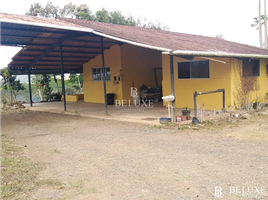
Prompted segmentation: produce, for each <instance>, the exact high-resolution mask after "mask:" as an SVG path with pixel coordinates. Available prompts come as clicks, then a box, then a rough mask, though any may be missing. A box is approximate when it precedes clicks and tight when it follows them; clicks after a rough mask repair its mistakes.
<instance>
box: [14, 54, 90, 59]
mask: <svg viewBox="0 0 268 200" xmlns="http://www.w3.org/2000/svg"><path fill="white" fill-rule="evenodd" d="M16 56H18V57H35V55H21V54H19V55H16ZM44 58H60V55H59V56H52V55H48V56H45V57H44ZM63 58H64V56H63ZM65 58H79V59H90V58H95V56H65Z"/></svg>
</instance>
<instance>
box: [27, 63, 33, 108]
mask: <svg viewBox="0 0 268 200" xmlns="http://www.w3.org/2000/svg"><path fill="white" fill-rule="evenodd" d="M28 81H29V97H30V106H31V107H33V100H32V84H31V72H30V68H28Z"/></svg>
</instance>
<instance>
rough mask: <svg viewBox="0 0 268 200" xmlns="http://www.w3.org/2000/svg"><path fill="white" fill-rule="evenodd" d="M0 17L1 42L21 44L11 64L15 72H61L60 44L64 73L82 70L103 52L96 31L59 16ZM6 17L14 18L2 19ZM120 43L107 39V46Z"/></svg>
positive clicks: (0, 15)
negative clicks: (52, 17)
mask: <svg viewBox="0 0 268 200" xmlns="http://www.w3.org/2000/svg"><path fill="white" fill-rule="evenodd" d="M0 17H1V45H2V46H16V47H22V49H21V50H20V51H19V52H18V53H17V54H16V55H14V56H13V58H12V61H11V62H10V63H9V65H8V67H9V68H10V69H12V70H13V71H14V73H15V74H27V73H28V69H30V71H31V74H40V73H54V74H59V73H60V70H61V51H60V45H62V54H63V66H64V73H71V72H73V73H81V72H83V64H84V63H86V62H88V61H89V60H90V59H92V58H95V57H96V56H97V55H99V54H101V42H100V41H101V37H100V36H98V35H95V34H93V33H92V30H91V29H88V28H86V29H85V28H83V27H82V28H81V27H80V26H79V25H75V24H71V23H68V22H64V21H60V20H56V19H55V20H53V19H46V18H38V17H29V16H20V15H10V14H0ZM6 17H7V19H8V20H15V21H3V20H2V19H3V18H5V19H6ZM17 20H22V21H17ZM25 22H27V23H25ZM36 22H38V23H36ZM39 22H41V23H42V24H39ZM117 43H118V42H117V41H115V40H111V39H106V40H105V42H104V49H109V48H110V47H111V46H112V45H114V44H117Z"/></svg>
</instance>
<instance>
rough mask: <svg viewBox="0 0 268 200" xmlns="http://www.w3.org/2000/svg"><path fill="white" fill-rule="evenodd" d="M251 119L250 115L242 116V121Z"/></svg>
mask: <svg viewBox="0 0 268 200" xmlns="http://www.w3.org/2000/svg"><path fill="white" fill-rule="evenodd" d="M250 117H251V115H250V114H247V113H246V114H243V115H242V116H241V118H242V119H250Z"/></svg>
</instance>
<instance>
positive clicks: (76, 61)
mask: <svg viewBox="0 0 268 200" xmlns="http://www.w3.org/2000/svg"><path fill="white" fill-rule="evenodd" d="M13 61H14V62H27V61H31V60H22V59H13ZM38 62H61V60H39V61H38ZM63 62H72V63H81V62H87V61H83V60H63Z"/></svg>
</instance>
